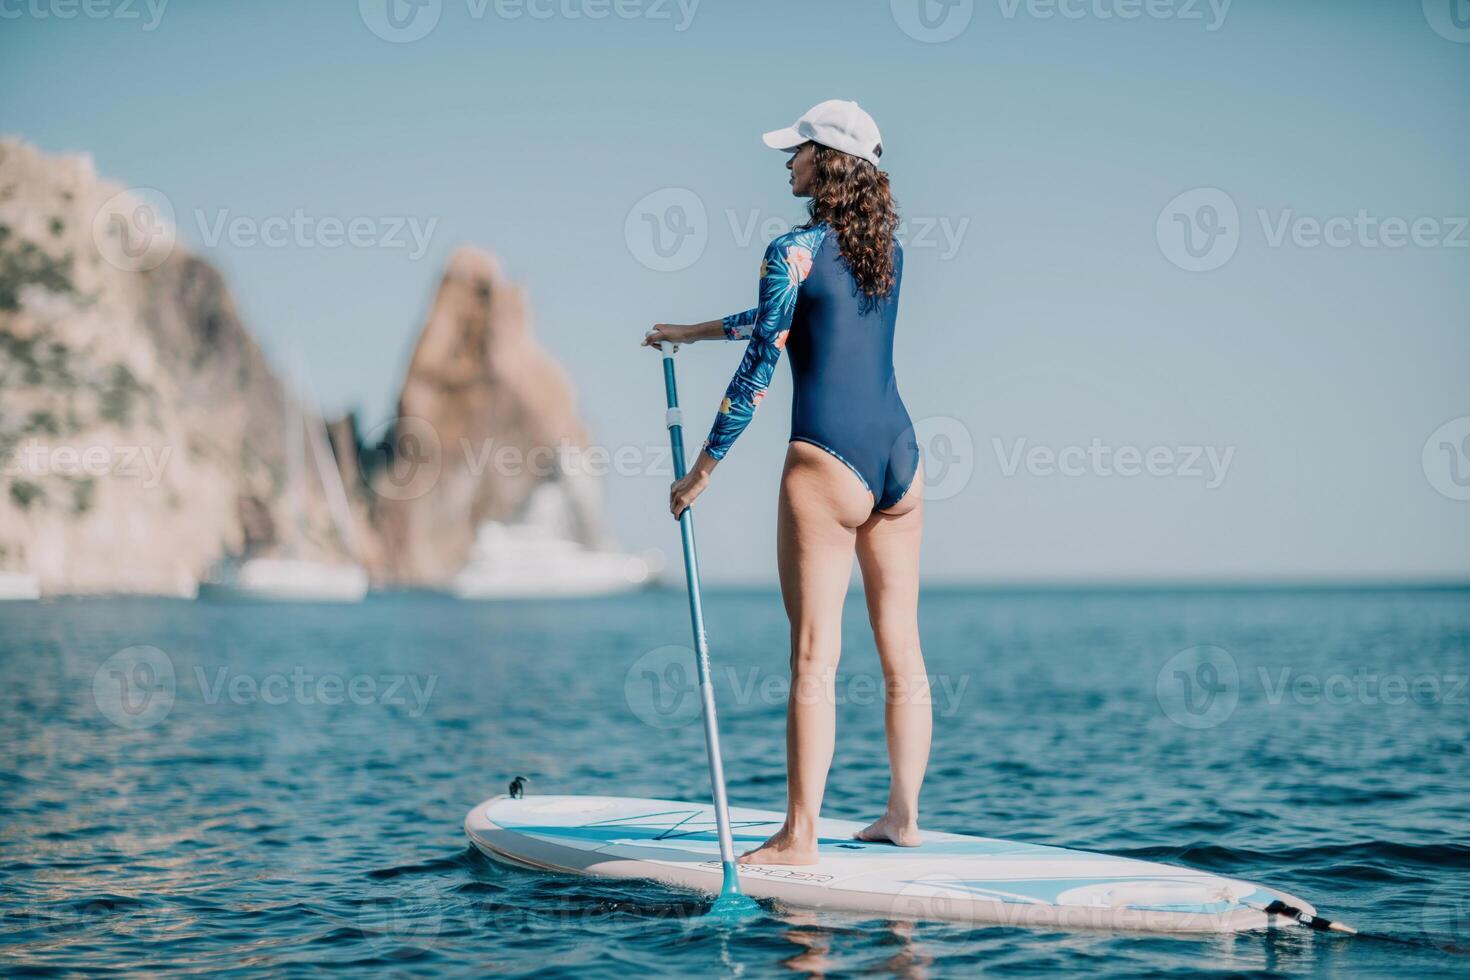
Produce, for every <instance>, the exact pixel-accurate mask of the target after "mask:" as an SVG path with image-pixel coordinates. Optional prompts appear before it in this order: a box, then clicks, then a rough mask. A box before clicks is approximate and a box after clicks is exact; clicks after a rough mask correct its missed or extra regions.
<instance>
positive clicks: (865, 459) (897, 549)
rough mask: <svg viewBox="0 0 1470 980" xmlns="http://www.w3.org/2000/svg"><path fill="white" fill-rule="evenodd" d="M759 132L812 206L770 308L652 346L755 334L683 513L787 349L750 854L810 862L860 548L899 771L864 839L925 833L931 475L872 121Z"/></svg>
mask: <svg viewBox="0 0 1470 980" xmlns="http://www.w3.org/2000/svg"><path fill="white" fill-rule="evenodd" d="M765 142H766V145H768V146H770V147H772V148H774V149H779V150H785V151H788V152H790V153H791V157H790V159H789V160H788V161H787V163H786V167H787V169H788V170H790V171H791V192H792V193H793V194H794V195H796V196H797V197H809V198H810V199H811V200H810V202H809V204H808V206H807V211H808V215H809V220H808V222H807V223H806V224H805V225H802V226H801V227H799V228H796V229H794V230H793V231H791V232H790V233H788V234H785V235H782V236H781V237H779V238H777V239H776V240H775V241H773V242H772V243H771V244H770V246H769V247H768V248H767V249H766V253H765V258H764V260H763V261H762V263H761V276H760V304H759V305H758V306H757V307H755V309H752V310H747V311H745V312H744V313H737V314H734V315H732V316H727V317H725V318H724V319H723V320H710V321H708V322H705V323H699V324H692V325H680V324H662V323H661V324H658V325H657V326H655V327H654V328H653V329H652V330H650V331H649V332H648V334H647V336H646V337H645V338H644V341H643V342H644V344H645V345H646V346H651V347H658V346H659V345H660V344H663V343H673V344H688V343H693V342H694V341H698V340H714V339H725V338H728V339H730V340H746V341H748V344H747V347H746V350H745V357H744V359H743V360H742V361H741V363H740V368H739V370H737V371H736V372H735V377H734V379H733V380H732V381H731V382H730V386H729V388H728V389H727V390H726V392H725V397H724V400H723V401H722V402H721V403H720V408H719V412H718V414H717V415H716V416H715V423H714V427H713V428H712V429H711V431H710V434H709V438H708V439H706V440H705V443H704V447H703V450H702V451H701V452H700V454H699V459H698V460H697V461H696V462H695V464H694V466H693V467H692V468H691V469H690V470H689V473H688V475H687V476H685V477H684V479H682V480H679V481H678V482H676V483H675V484H674V485H673V487H672V488H671V490H670V491H669V508H670V510H671V511H672V512H673V514H674V516H675V517H678V516H679V514H680V513H681V512H682V511H683V510H684V508H685V507H688V506H689V505H690V504H692V503H694V501H695V499H696V498H698V497H699V495H700V494H701V493H703V492H704V490H705V488H706V487H707V486H708V485H709V481H710V476H711V474H713V473H714V470H715V467H716V465H717V464H718V462H719V460H721V459H723V458H724V456H725V454H726V453H727V452H728V451H729V449H730V446H731V444H733V443H734V441H735V439H736V437H737V436H739V435H740V433H741V431H742V430H744V428H745V426H746V425H747V424H748V423H749V422H750V419H751V416H752V414H753V413H754V411H755V407H756V405H757V404H759V402H760V400H761V398H762V397H763V396H764V394H765V391H766V388H767V386H768V385H769V384H770V381H771V375H772V372H773V371H774V370H775V367H776V362H777V361H778V360H779V359H780V356H781V352H782V350H783V349H785V350H789V351H790V354H791V373H792V378H793V380H794V382H795V393H794V396H793V400H792V410H791V441H790V444H789V445H788V446H787V450H786V464H785V468H784V470H783V471H782V474H781V493H780V500H779V505H778V523H777V538H776V552H777V557H778V561H779V564H780V578H781V594H782V597H783V599H784V602H785V606H786V615H787V617H788V619H789V620H790V622H791V675H792V676H791V681H792V683H791V693H790V695H789V698H788V703H787V714H786V764H787V800H786V821H785V823H784V824H783V825H782V827H781V829H780V830H779V831H778V832H777V833H776V834H775V835H773V836H772V837H771V838H770V840H768V841H766V843H765V844H763V845H762V846H761V847H758V848H756V849H755V850H753V851H750V852H748V853H746V854H745V855H743V856H742V857H741V859H740V860H741V863H743V864H814V863H816V860H817V832H816V824H817V817H818V815H819V813H820V811H821V808H822V793H823V790H824V788H825V786H826V782H827V770H828V768H829V767H830V765H831V763H832V747H833V741H834V738H835V735H836V706H835V696H834V695H835V692H834V680H835V675H836V670H837V661H838V658H839V656H840V655H841V652H842V640H841V628H842V605H843V600H844V598H845V597H846V594H847V587H848V582H849V580H850V578H851V573H852V560H853V554H854V553H856V555H857V560H858V564H859V566H860V567H861V569H862V576H863V592H864V594H865V596H866V598H867V603H868V619H869V622H870V623H871V624H872V628H873V636H874V638H875V640H876V642H877V647H878V655H879V658H880V659H881V661H882V664H883V676H884V685H885V705H886V707H885V716H884V722H885V725H886V729H887V736H888V757H889V769H890V779H891V781H890V784H889V792H888V806H887V810H886V812H885V813H884V814H883V816H882V817H881V818H879V819H878V820H877V821H875V822H874V823H873V824H872V825H871V826H869V827H867V828H866V829H865V830H863V831H861V832H860V833H859V834H858V835H857V837H858V838H859V839H861V840H869V841H882V842H888V843H892V844H898V845H902V846H916V845H918V844H919V825H918V817H919V786H920V784H921V783H922V782H923V778H924V768H925V766H926V765H927V764H928V759H929V738H930V726H931V717H930V698H929V687H928V680H927V676H926V674H925V670H924V659H923V655H922V654H921V653H920V650H919V626H918V601H919V537H920V531H921V529H922V527H923V521H924V508H923V501H922V485H923V480H922V479H921V470H920V463H919V452H918V445H917V443H916V442H915V439H914V432H913V426H912V424H911V422H910V421H909V415H908V412H907V411H906V410H905V408H904V405H903V401H902V400H901V399H900V398H899V394H898V387H897V384H896V382H895V380H894V374H893V333H894V325H895V321H896V319H897V315H898V297H899V284H900V281H901V280H902V278H903V248H902V246H901V245H900V244H899V242H898V240H897V239H896V238H895V237H894V233H895V230H896V229H897V226H898V215H897V212H896V210H895V206H894V202H893V197H892V195H891V194H890V192H889V186H888V175H887V174H886V173H884V172H883V171H881V170H879V169H878V166H877V164H878V158H879V155H880V154H881V153H882V152H883V149H882V145H881V141H880V139H879V135H878V127H877V124H876V123H874V122H873V119H872V117H871V116H869V115H868V114H867V113H866V112H864V111H863V110H862V109H861V108H860V107H859V106H858V105H857V103H855V102H842V101H835V100H834V101H829V102H823V103H822V104H820V105H818V106H816V107H814V108H813V109H812V110H811V111H810V112H808V113H807V114H806V115H804V116H802V117H801V119H799V120H797V122H796V124H795V125H794V126H792V127H790V128H788V129H784V130H777V131H775V132H772V133H767V134H766V136H765ZM788 338H789V343H788Z"/></svg>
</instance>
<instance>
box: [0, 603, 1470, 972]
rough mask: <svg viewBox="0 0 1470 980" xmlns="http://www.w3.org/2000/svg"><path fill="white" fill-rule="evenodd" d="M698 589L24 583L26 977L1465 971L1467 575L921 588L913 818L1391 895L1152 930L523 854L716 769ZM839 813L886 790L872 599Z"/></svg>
mask: <svg viewBox="0 0 1470 980" xmlns="http://www.w3.org/2000/svg"><path fill="white" fill-rule="evenodd" d="M705 606H706V610H707V617H708V629H709V636H710V641H711V646H712V655H713V662H714V668H715V679H716V684H717V692H718V698H719V706H720V722H721V729H722V734H723V738H724V743H725V771H726V773H727V775H728V778H729V788H730V796H731V799H732V800H733V801H734V802H736V803H737V804H741V805H746V806H762V807H769V808H775V809H779V808H780V807H782V805H783V802H784V747H783V725H784V711H785V696H786V687H787V685H786V662H787V657H788V640H787V629H786V622H785V617H784V614H783V611H782V607H781V603H780V597H779V595H778V594H777V593H776V592H775V591H774V590H750V591H728V590H710V591H709V592H708V593H707V594H706V596H705ZM686 608H687V607H686V604H685V600H684V596H683V594H682V593H681V592H677V591H662V592H649V593H643V594H639V595H636V596H631V597H621V598H610V599H597V600H585V601H529V602H512V603H494V602H490V603H479V604H473V603H460V602H455V601H451V600H449V599H446V598H442V597H436V596H432V595H394V596H375V597H372V598H370V599H369V601H367V602H366V603H364V604H362V605H357V606H327V605H304V606H295V605H272V604H245V603H241V604H211V603H206V602H182V601H159V600H141V599H95V600H62V601H55V602H43V603H11V604H5V605H0V731H3V738H4V745H3V756H0V828H3V830H0V884H3V888H0V973H3V974H6V975H11V976H15V975H28V974H30V975H37V974H45V973H51V972H72V971H75V972H78V973H80V972H84V971H85V972H91V971H96V970H101V969H111V970H119V971H124V972H129V973H133V974H140V975H141V974H178V973H206V972H207V973H210V974H215V975H220V974H236V975H246V974H256V973H262V972H269V973H273V974H282V975H292V974H317V973H319V972H321V971H322V970H324V969H330V970H331V971H333V972H334V973H341V972H358V971H360V972H381V971H384V970H388V971H391V972H394V973H396V974H404V975H407V974H422V975H440V974H476V975H483V974H488V973H494V974H498V975H507V976H517V975H533V974H534V975H543V976H567V977H603V976H607V977H626V976H630V975H660V976H689V975H707V974H708V975H732V976H733V975H737V974H738V975H741V976H746V977H749V976H776V975H783V974H786V973H790V972H795V973H798V974H809V975H820V974H826V973H833V974H844V975H852V974H876V975H900V976H965V975H973V974H976V973H980V972H982V971H983V972H986V973H992V974H1047V973H1064V974H1074V975H1075V974H1082V973H1084V972H1085V973H1086V974H1089V975H1130V976H1132V975H1139V974H1143V973H1155V972H1174V973H1177V974H1181V975H1183V974H1187V975H1191V976H1194V975H1200V974H1218V975H1225V974H1240V973H1260V974H1281V975H1286V974H1292V975H1296V974H1317V975H1342V976H1348V975H1361V976H1384V975H1388V974H1390V973H1402V974H1412V975H1414V976H1416V977H1425V976H1450V975H1458V976H1463V975H1465V974H1466V973H1467V972H1470V875H1467V871H1470V819H1467V813H1470V784H1467V777H1470V757H1467V749H1466V741H1467V727H1470V726H1467V723H1470V689H1467V674H1470V591H1466V590H1455V589H1431V590H1393V589H1381V590H1342V591H1333V590H1264V589H1263V590H1229V591H1206V590H1183V591H1160V592H1139V591H1134V592H1130V591H1061V590H1058V591H1033V592H1013V593H1008V592H1002V591H993V590H991V591H975V590H963V589H940V588H930V589H926V591H925V593H924V596H923V600H922V608H921V625H922V631H923V643H924V653H925V656H926V659H927V664H928V669H929V673H930V675H931V688H932V691H933V699H934V713H935V725H934V748H933V756H932V760H931V764H930V769H929V775H928V780H927V782H926V784H925V789H924V795H923V813H922V817H923V823H924V825H925V826H927V827H930V828H933V829H937V830H941V829H942V830H949V831H956V832H961V833H968V834H981V835H987V836H994V837H1003V838H1012V839H1017V840H1025V841H1036V842H1040V843H1047V844H1061V845H1070V846H1076V847H1082V848H1088V849H1092V850H1100V851H1108V852H1113V853H1117V854H1122V855H1126V856H1130V857H1137V858H1147V859H1153V860H1160V861H1166V862H1173V863H1179V864H1184V865H1190V866H1195V867H1199V868H1203V869H1207V870H1209V871H1213V872H1217V873H1220V874H1225V875H1231V876H1236V877H1240V878H1244V879H1248V880H1253V881H1258V882H1262V883H1266V884H1269V885H1274V886H1276V887H1279V888H1281V889H1284V890H1286V891H1289V892H1292V893H1294V894H1297V895H1300V896H1301V897H1303V898H1305V899H1307V900H1308V901H1311V902H1313V903H1315V904H1316V905H1317V906H1318V907H1319V909H1320V910H1321V911H1322V913H1323V914H1325V915H1328V916H1330V917H1332V918H1335V919H1341V920H1343V921H1346V922H1348V923H1351V924H1352V925H1354V926H1356V927H1358V928H1359V929H1360V930H1362V932H1363V935H1361V936H1359V937H1356V938H1352V937H1344V936H1337V935H1321V934H1315V933H1311V932H1308V931H1306V930H1300V929H1292V930H1284V931H1277V932H1272V933H1250V934H1240V935H1234V936H1223V937H1222V936H1208V937H1179V936H1137V935H1128V934H1118V933H1098V932H1091V933H1064V932H1044V931H1029V930H1025V929H1019V928H980V929H976V928H966V927H964V926H962V925H955V924H945V923H907V922H894V921H888V920H885V919H883V918H881V917H861V916H853V915H843V914H836V913H821V914H818V913H809V912H802V911H799V910H790V909H780V908H773V909H771V912H772V914H771V915H770V916H769V917H767V918H766V919H764V920H762V921H760V922H757V923H754V924H750V925H747V926H743V927H740V928H737V929H722V928H717V927H712V926H710V925H708V924H706V923H703V922H701V920H700V919H699V917H698V916H699V913H700V912H701V911H702V910H703V908H704V907H705V903H704V902H702V901H700V900H698V899H697V898H692V897H690V896H688V895H685V894H683V893H680V892H677V891H673V890H669V889H666V888H662V887H660V886H656V885H652V884H639V883H629V882H615V881H597V880H591V879H576V878H568V877H561V876H556V875H549V874H541V873H535V872H528V871H523V870H515V869H510V868H505V867H501V866H498V865H496V864H493V863H491V862H489V861H487V860H486V859H484V858H483V857H481V856H480V855H478V854H477V853H476V852H474V851H473V850H472V849H471V848H469V847H468V846H467V845H466V842H465V839H464V835H463V831H462V827H461V823H462V820H463V818H464V815H465V813H466V811H467V810H468V809H469V808H470V807H471V806H473V805H474V804H475V803H477V802H479V801H481V800H483V799H485V798H487V797H489V796H491V795H494V794H496V793H500V792H504V790H505V788H506V785H507V784H508V783H509V781H510V780H511V779H512V778H514V777H516V776H524V777H526V778H527V780H528V783H527V792H529V793H579V794H606V795H626V796H651V797H668V798H675V799H689V800H705V799H708V794H709V787H708V784H707V782H706V769H705V761H704V754H703V753H704V745H703V739H702V733H701V729H700V726H699V722H698V698H697V694H696V692H695V690H694V688H693V675H692V664H691V661H690V660H689V659H688V658H689V654H688V644H689V627H688V620H687V618H686V615H687V612H686ZM843 644H844V654H843V660H842V667H841V674H840V676H839V678H838V682H837V685H836V693H837V697H838V700H839V707H838V724H839V731H838V744H837V753H836V758H835V760H834V762H833V767H832V774H831V780H830V783H829V785H828V790H827V797H826V803H825V808H824V813H825V815H828V816H840V817H847V818H852V819H871V818H874V817H876V816H877V815H878V814H879V812H880V810H881V807H882V804H883V801H884V795H885V792H886V786H887V772H886V757H885V753H884V742H883V729H882V723H883V719H882V715H883V696H884V693H883V692H884V689H883V685H882V677H881V673H880V671H879V668H878V663H877V657H876V653H875V651H874V647H873V644H872V640H871V636H870V634H869V633H868V630H867V621H866V615H865V612H864V609H863V604H862V596H861V593H859V592H855V593H853V594H852V595H851V596H850V597H849V602H848V608H847V614H846V620H845V624H844V638H843Z"/></svg>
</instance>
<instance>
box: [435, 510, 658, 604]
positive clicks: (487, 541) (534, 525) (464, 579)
mask: <svg viewBox="0 0 1470 980" xmlns="http://www.w3.org/2000/svg"><path fill="white" fill-rule="evenodd" d="M574 509H575V505H574V504H573V502H572V501H571V500H570V499H569V493H568V491H567V490H566V489H565V488H563V487H561V486H560V485H559V484H557V483H545V484H542V485H541V486H538V487H537V488H536V489H535V490H534V491H533V492H532V495H531V499H530V500H529V501H528V502H527V506H526V509H525V512H524V516H523V518H522V519H521V520H519V521H516V522H501V521H486V522H484V523H483V524H481V525H480V527H479V529H478V530H477V532H476V534H475V543H474V546H473V547H472V549H471V551H470V557H469V560H468V561H467V562H466V563H465V566H464V568H463V569H461V570H460V572H459V573H458V574H457V575H455V576H454V578H453V579H451V580H450V582H449V590H450V591H451V592H453V593H454V594H455V595H457V596H459V597H460V598H462V599H491V598H495V599H525V598H539V597H557V596H560V597H567V596H598V595H616V594H618V593H622V592H631V591H633V590H635V589H640V588H644V587H646V586H648V585H650V584H652V583H653V581H654V578H655V576H656V575H657V574H658V571H659V569H661V568H662V567H663V555H662V554H661V553H659V552H658V551H646V552H643V553H641V554H636V555H634V554H629V553H627V552H623V551H618V550H616V549H615V548H611V547H607V546H598V545H595V544H594V545H588V544H584V543H583V542H581V541H579V540H577V538H576V536H575V534H574V533H573V532H572V530H571V524H572V519H571V517H570V516H569V515H570V514H571V513H572V511H573V510H574Z"/></svg>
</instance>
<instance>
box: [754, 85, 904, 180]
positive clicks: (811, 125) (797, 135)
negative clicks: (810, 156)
mask: <svg viewBox="0 0 1470 980" xmlns="http://www.w3.org/2000/svg"><path fill="white" fill-rule="evenodd" d="M762 138H763V139H764V140H765V141H766V145H767V146H769V147H770V148H771V149H773V150H794V149H796V148H797V147H798V146H800V145H801V144H803V143H805V142H808V141H811V142H813V143H820V144H822V145H823V146H830V147H831V148H832V149H834V150H841V151H842V152H843V153H851V154H852V155H853V156H855V157H858V158H860V159H863V160H866V161H868V162H869V163H871V164H872V165H873V166H875V167H876V166H877V165H878V155H879V154H881V153H882V152H883V137H881V136H879V135H878V124H877V123H875V122H873V117H872V116H870V115H868V114H867V112H866V111H864V109H863V107H862V106H860V105H858V104H857V103H856V102H845V101H843V100H842V99H828V100H827V101H826V102H822V103H818V104H817V105H814V106H812V107H811V108H810V109H808V110H807V111H806V114H805V115H803V116H802V117H801V118H800V119H798V120H796V122H795V124H793V125H791V126H787V127H786V128H785V129H776V130H772V131H771V132H769V133H767V134H766V135H765V136H764V137H762Z"/></svg>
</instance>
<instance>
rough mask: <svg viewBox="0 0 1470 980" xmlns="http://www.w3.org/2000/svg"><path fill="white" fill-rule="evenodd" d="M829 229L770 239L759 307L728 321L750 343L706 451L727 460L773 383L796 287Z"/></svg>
mask: <svg viewBox="0 0 1470 980" xmlns="http://www.w3.org/2000/svg"><path fill="white" fill-rule="evenodd" d="M826 233H827V226H826V225H818V226H817V227H816V228H803V229H798V230H796V231H792V232H789V233H787V234H785V235H782V236H781V237H780V238H777V239H776V240H775V241H773V242H771V244H770V246H769V247H767V249H766V254H765V258H764V259H763V260H762V261H761V279H760V305H759V306H757V307H756V308H755V309H754V310H750V311H747V312H745V313H737V314H735V315H734V316H729V317H726V318H725V320H724V326H725V335H726V336H727V337H730V338H731V339H732V340H738V339H740V338H741V336H743V335H744V334H743V333H742V331H744V332H748V335H749V337H750V343H749V344H748V345H746V348H745V357H743V358H742V359H741V361H740V367H739V369H738V370H736V372H735V377H734V378H732V379H731V380H730V386H729V387H728V388H727V389H725V397H724V399H723V400H722V401H721V402H720V410H719V412H718V414H716V415H715V424H714V426H713V427H712V428H711V429H710V433H709V437H708V438H707V439H705V441H704V451H705V452H707V453H709V454H710V456H712V457H714V458H715V459H724V458H725V453H727V452H729V451H730V447H731V446H732V445H734V443H735V439H736V438H737V437H738V436H739V435H740V433H741V432H744V431H745V427H746V426H747V425H749V424H750V420H751V418H752V416H754V414H755V407H756V406H757V405H759V404H760V400H761V399H762V398H764V397H765V394H766V389H767V388H769V387H770V385H771V375H772V374H773V373H774V372H775V370H776V362H777V361H779V360H780V359H781V350H782V348H784V347H785V346H786V335H787V334H788V333H789V332H790V330H791V318H792V316H793V314H794V313H795V312H796V293H797V290H798V289H799V288H800V287H801V283H802V281H803V280H805V279H806V277H807V275H808V274H810V273H811V271H812V257H813V256H815V255H816V254H817V250H818V249H819V248H820V247H821V244H822V239H823V238H824V237H825V236H826Z"/></svg>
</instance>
